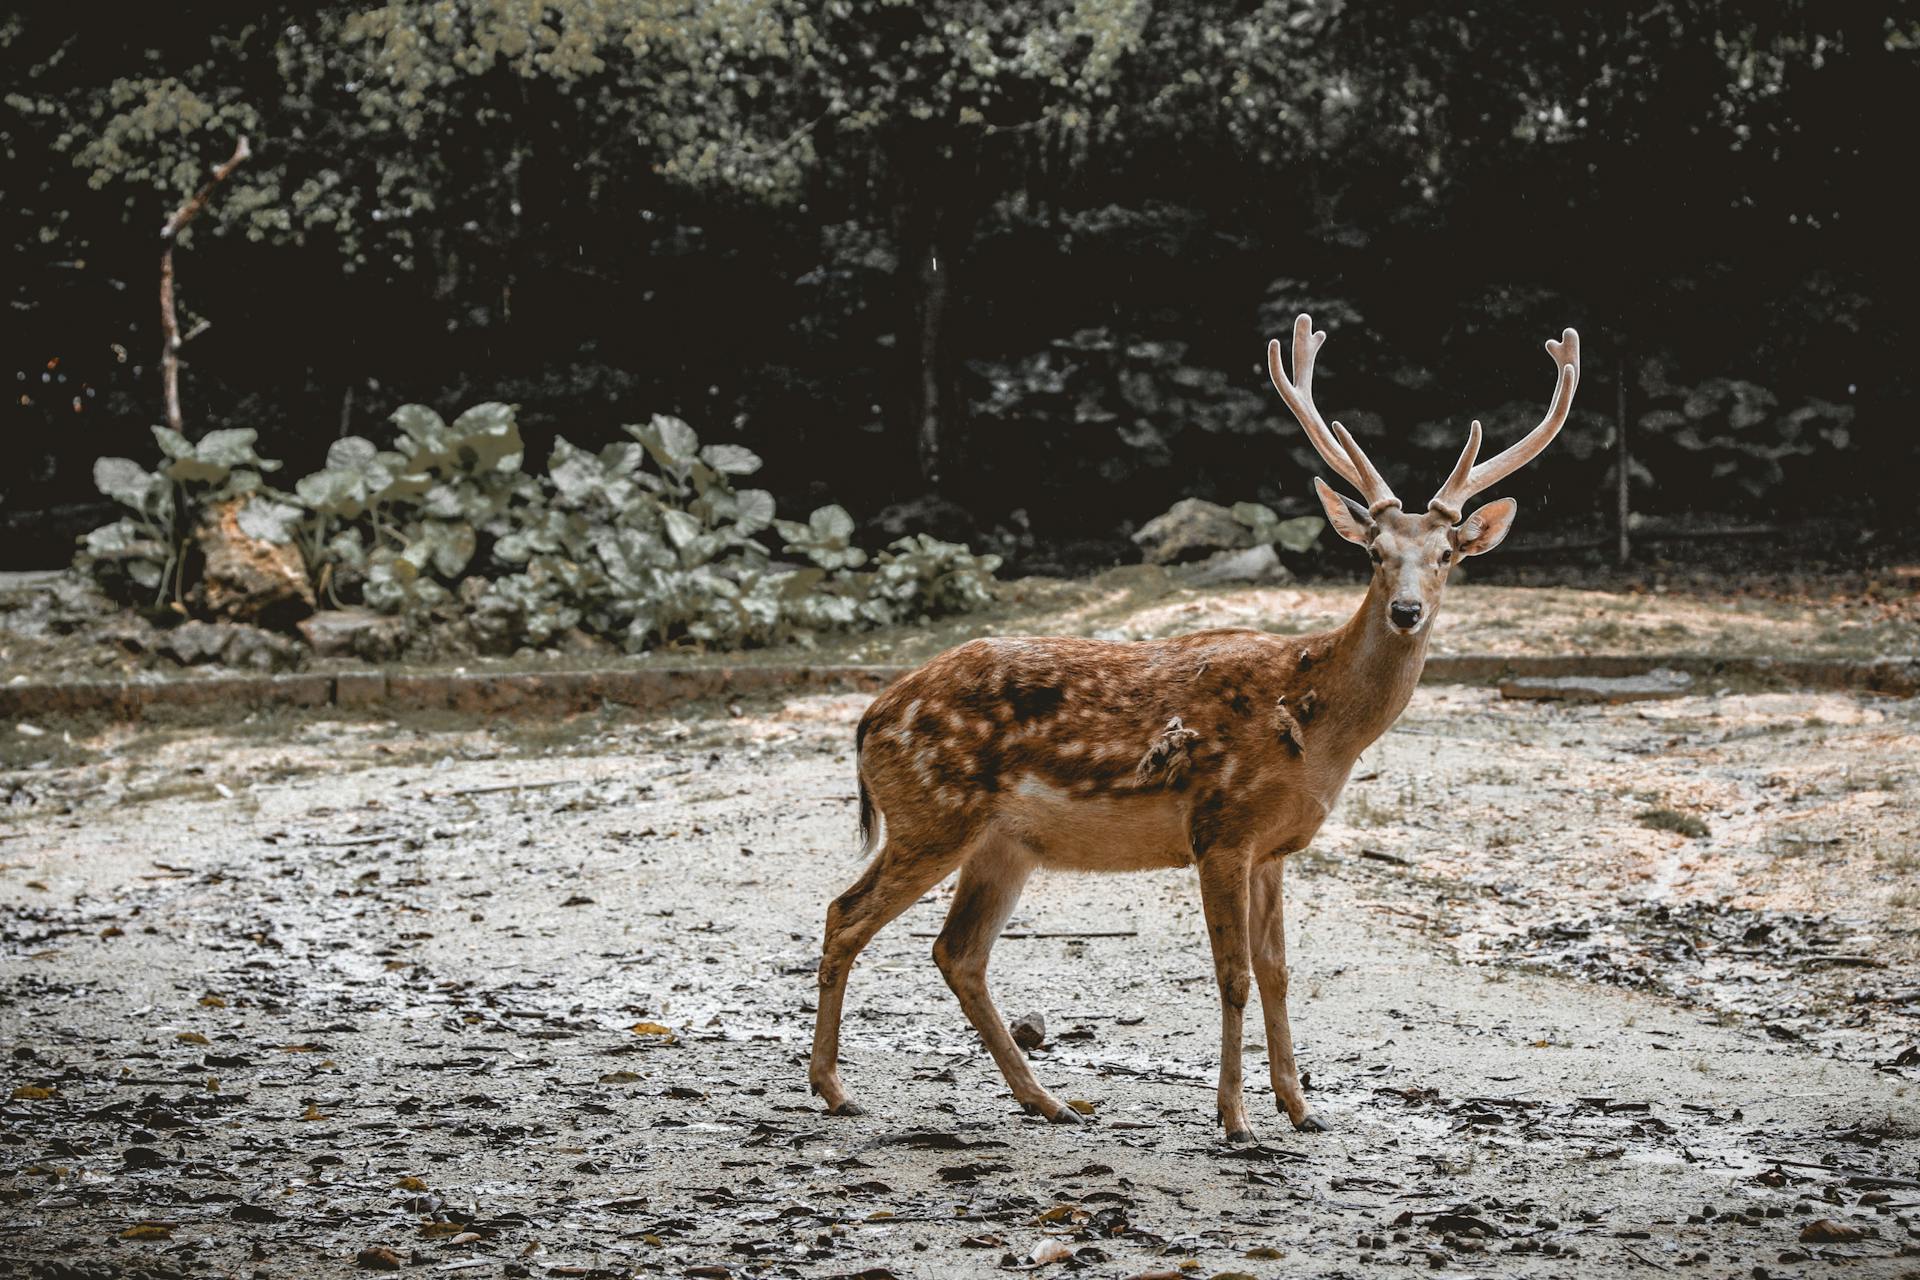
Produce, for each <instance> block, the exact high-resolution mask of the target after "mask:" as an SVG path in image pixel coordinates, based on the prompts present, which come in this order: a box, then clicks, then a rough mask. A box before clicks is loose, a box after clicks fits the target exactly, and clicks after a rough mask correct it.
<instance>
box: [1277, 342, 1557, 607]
mask: <svg viewBox="0 0 1920 1280" xmlns="http://www.w3.org/2000/svg"><path fill="white" fill-rule="evenodd" d="M1326 340H1327V335H1326V333H1325V332H1324V331H1323V332H1319V333H1316V332H1314V329H1313V321H1312V320H1311V319H1309V318H1308V317H1307V316H1305V315H1302V316H1300V317H1299V318H1298V319H1296V320H1295V321H1294V322H1293V378H1292V380H1289V379H1288V378H1287V373H1286V370H1285V369H1284V368H1283V367H1282V366H1281V363H1280V342H1279V340H1278V339H1275V340H1274V341H1272V342H1269V343H1268V344H1267V372H1268V373H1270V374H1271V375H1272V376H1273V386H1274V389H1275V390H1276V391H1278V392H1279V393H1280V398H1281V399H1282V400H1284V401H1286V402H1287V408H1289V409H1291V410H1293V416H1294V417H1295V418H1298V419H1299V420H1300V425H1301V427H1302V428H1304V429H1305V431H1306V433H1307V439H1308V440H1310V441H1311V442H1312V443H1313V447H1314V449H1315V451H1317V452H1318V453H1319V454H1320V456H1321V457H1322V458H1323V459H1325V460H1326V463H1327V465H1328V466H1329V467H1332V468H1333V470H1334V473H1335V474H1337V475H1338V476H1339V477H1340V478H1341V479H1343V480H1345V481H1346V482H1347V483H1348V484H1350V485H1352V486H1353V487H1354V488H1355V489H1357V490H1358V491H1359V493H1360V496H1361V498H1362V500H1363V501H1362V502H1355V501H1354V500H1353V499H1351V498H1349V497H1346V496H1345V495H1344V494H1341V493H1339V492H1337V491H1335V490H1334V489H1333V487H1332V486H1331V485H1329V484H1327V482H1326V481H1324V480H1322V479H1320V478H1319V477H1318V476H1315V477H1314V481H1313V487H1314V491H1315V492H1316V493H1318V494H1319V496H1320V505H1321V506H1322V507H1324V508H1325V509H1326V513H1327V522H1328V523H1329V524H1331V525H1332V526H1333V529H1334V532H1336V533H1338V534H1339V535H1340V536H1341V537H1343V538H1345V539H1346V540H1347V541H1348V542H1352V543H1356V544H1358V545H1359V546H1362V547H1365V548H1366V549H1367V554H1368V556H1369V557H1371V559H1372V560H1373V584H1372V588H1371V590H1370V591H1369V601H1370V603H1371V604H1372V606H1373V607H1374V608H1376V609H1377V610H1378V612H1379V615H1380V616H1379V618H1378V619H1377V621H1379V622H1380V623H1381V624H1383V625H1384V626H1386V627H1388V628H1389V629H1391V630H1392V631H1394V632H1396V633H1399V634H1401V635H1407V636H1412V635H1416V634H1418V633H1419V632H1420V631H1422V630H1423V629H1424V628H1425V627H1426V625H1427V623H1428V622H1429V621H1431V620H1432V618H1433V615H1434V612H1435V611H1436V610H1437V609H1438V607H1439V604H1440V592H1441V589H1442V588H1444V587H1445V586H1446V582H1447V575H1448V574H1449V573H1451V572H1452V570H1453V565H1454V564H1455V562H1457V561H1458V560H1459V559H1460V558H1461V557H1462V556H1477V555H1481V554H1483V553H1485V552H1488V551H1491V550H1493V549H1494V548H1495V547H1497V546H1499V545H1500V543H1501V542H1502V541H1503V540H1504V539H1505V538H1506V536H1507V531H1508V530H1509V529H1511V528H1512V527H1513V515H1514V512H1515V511H1517V510H1518V509H1519V504H1518V503H1516V502H1515V501H1514V500H1513V499H1512V498H1501V499H1500V500H1499V501H1497V502H1490V503H1488V504H1487V505H1486V506H1484V507H1481V508H1480V509H1479V510H1477V511H1475V512H1474V513H1473V514H1472V515H1465V514H1464V513H1465V507H1466V502H1467V499H1469V498H1471V497H1472V496H1473V495H1474V494H1476V493H1479V492H1480V491H1481V490H1483V489H1486V488H1489V487H1491V486H1492V485H1494V484H1497V483H1499V482H1500V481H1501V480H1504V479H1505V478H1506V477H1508V476H1510V475H1512V474H1513V473H1514V472H1515V471H1518V470H1519V469H1520V468H1521V467H1523V466H1525V465H1526V464H1527V463H1529V462H1531V461H1532V460H1533V459H1534V458H1535V457H1536V456H1538V455H1539V453H1540V451H1541V450H1543V449H1545V448H1546V447H1547V445H1548V444H1550V443H1552V441H1553V438H1554V436H1556V435H1558V434H1559V433H1560V428H1561V427H1562V426H1564V425H1566V421H1567V413H1568V411H1569V410H1570V409H1572V408H1573V393H1574V389H1575V388H1576V387H1577V386H1578V385H1579V383H1580V335H1579V334H1577V333H1575V332H1574V331H1573V330H1572V329H1568V330H1566V331H1565V332H1564V333H1562V334H1561V335H1560V338H1559V340H1558V341H1552V340H1549V341H1548V343H1547V354H1548V355H1550V356H1552V357H1553V362H1554V365H1555V367H1556V369H1557V370H1558V381H1557V382H1556V384H1555V386H1554V389H1553V402H1552V403H1551V404H1550V405H1548V407H1547V416H1546V417H1544V418H1542V419H1541V420H1540V425H1539V426H1537V427H1535V428H1534V429H1533V430H1532V431H1530V432H1528V433H1527V434H1526V436H1525V437H1523V438H1522V439H1521V440H1520V441H1519V443H1517V444H1515V445H1514V446H1513V447H1511V448H1509V449H1507V450H1506V451H1505V452H1503V453H1501V454H1499V455H1497V456H1495V457H1493V458H1489V459H1488V460H1487V461H1485V462H1479V461H1478V458H1479V456H1480V423H1479V420H1478V419H1476V420H1475V421H1474V423H1473V425H1472V426H1471V427H1469V428H1468V429H1467V447H1466V448H1465V449H1464V450H1462V451H1461V454H1460V461H1459V462H1457V463H1455V464H1454V468H1453V474H1452V475H1450V476H1448V477H1447V482H1446V483H1445V484H1443V485H1441V486H1440V490H1439V492H1438V493H1435V494H1434V495H1433V497H1432V498H1430V499H1429V500H1428V502H1427V509H1426V511H1425V512H1424V513H1422V514H1420V515H1417V516H1416V515H1411V514H1409V513H1407V512H1406V511H1404V510H1402V509H1401V506H1400V499H1398V498H1396V497H1395V496H1394V494H1393V490H1392V489H1390V488H1388V487H1387V482H1386V481H1385V480H1384V479H1382V478H1381V476H1380V472H1379V471H1378V470H1377V469H1376V468H1375V467H1374V465H1373V463H1372V462H1371V461H1369V460H1368V458H1367V455H1366V451H1365V450H1363V449H1362V448H1361V447H1360V442H1359V441H1357V440H1355V439H1354V438H1353V434H1352V433H1351V432H1349V431H1348V430H1347V429H1346V428H1345V427H1343V426H1341V425H1340V424H1339V423H1338V422H1335V423H1333V424H1332V425H1331V426H1329V425H1328V423H1327V421H1326V419H1324V418H1322V417H1321V416H1320V410H1319V409H1318V408H1316V407H1315V406H1314V403H1313V358H1314V356H1315V355H1316V354H1318V353H1319V350H1320V344H1321V343H1323V342H1325V341H1326ZM1463 516H1464V518H1463Z"/></svg>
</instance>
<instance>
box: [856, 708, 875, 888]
mask: <svg viewBox="0 0 1920 1280" xmlns="http://www.w3.org/2000/svg"><path fill="white" fill-rule="evenodd" d="M872 718H873V712H872V711H868V712H867V714H866V715H864V716H861V717H860V727H859V728H857V729H855V730H854V731H853V768H854V774H855V777H856V778H857V780H858V782H859V788H860V852H861V853H862V854H863V855H864V856H866V857H872V856H873V848H874V845H875V844H877V843H878V842H879V835H880V832H879V829H878V828H877V826H876V825H875V823H874V820H873V818H874V810H873V793H872V792H870V791H868V790H867V771H866V768H865V762H864V761H863V760H862V759H861V754H862V752H863V750H864V749H865V747H866V741H867V729H868V728H869V727H870V726H871V725H872Z"/></svg>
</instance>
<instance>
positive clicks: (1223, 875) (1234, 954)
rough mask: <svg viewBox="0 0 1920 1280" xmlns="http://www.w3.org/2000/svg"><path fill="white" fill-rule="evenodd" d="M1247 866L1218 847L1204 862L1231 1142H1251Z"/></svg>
mask: <svg viewBox="0 0 1920 1280" xmlns="http://www.w3.org/2000/svg"><path fill="white" fill-rule="evenodd" d="M1247 866H1248V855H1247V854H1246V852H1245V851H1244V850H1241V849H1236V848H1234V847H1232V846H1230V845H1222V846H1216V847H1215V848H1214V849H1212V850H1211V851H1209V852H1208V853H1207V854H1205V855H1204V856H1202V857H1201V859H1200V905H1201V907H1202V908H1203V910H1204V911H1205V913H1206V917H1207V937H1208V939H1209V940H1210V941H1211V942H1212V944H1213V974H1214V977H1215V978H1217V979H1218V980H1219V983H1220V1091H1219V1095H1218V1097H1219V1108H1220V1123H1221V1124H1223V1125H1225V1126H1226V1129H1227V1141H1229V1142H1251V1141H1252V1140H1253V1129H1252V1127H1251V1126H1250V1125H1249V1124H1248V1123H1247V1101H1246V1097H1245V1095H1244V1093H1243V1092H1242V1085H1241V1062H1240V1059H1241V1053H1240V1033H1241V1026H1242V1024H1243V1022H1244V1021H1245V1018H1246V1012H1247V997H1248V996H1249V995H1251V994H1252V990H1253V973H1252V968H1253V961H1252V957H1251V955H1250V954H1249V949H1248V939H1247V932H1248V930H1247Z"/></svg>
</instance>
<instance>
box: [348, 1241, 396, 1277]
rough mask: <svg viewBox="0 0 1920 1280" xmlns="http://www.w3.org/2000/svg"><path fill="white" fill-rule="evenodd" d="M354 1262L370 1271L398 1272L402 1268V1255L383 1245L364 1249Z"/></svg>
mask: <svg viewBox="0 0 1920 1280" xmlns="http://www.w3.org/2000/svg"><path fill="white" fill-rule="evenodd" d="M354 1261H355V1262H357V1263H359V1264H360V1265H361V1266H363V1267H365V1268H366V1269H367V1270H369V1271H398V1270H399V1269H400V1266H401V1259H400V1255H399V1254H397V1253H395V1252H394V1251H393V1250H391V1249H389V1248H387V1246H385V1245H383V1244H377V1245H374V1246H372V1247H371V1248H367V1249H362V1250H361V1251H360V1252H359V1253H358V1254H357V1255H355V1257H354Z"/></svg>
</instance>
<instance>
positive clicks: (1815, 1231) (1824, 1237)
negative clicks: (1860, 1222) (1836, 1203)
mask: <svg viewBox="0 0 1920 1280" xmlns="http://www.w3.org/2000/svg"><path fill="white" fill-rule="evenodd" d="M1866 1238H1867V1230H1866V1228H1865V1227H1855V1226H1849V1225H1848V1224H1846V1223H1844V1222H1835V1221H1834V1220H1833V1219H1832V1218H1815V1219H1814V1220H1813V1221H1812V1222H1809V1223H1808V1224H1807V1225H1806V1226H1804V1227H1802V1228H1800V1243H1801V1244H1851V1243H1852V1242H1854V1241H1855V1240H1864V1239H1866Z"/></svg>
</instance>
